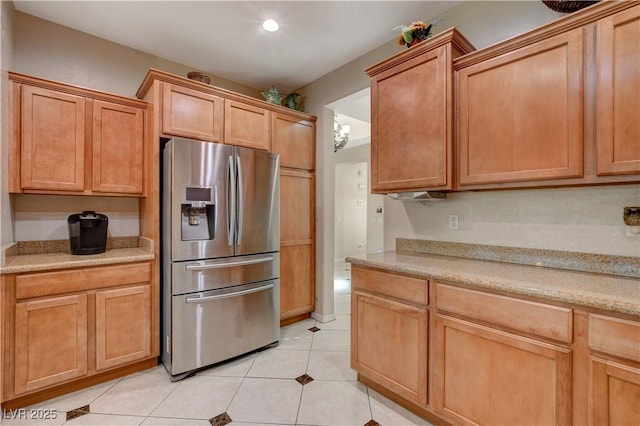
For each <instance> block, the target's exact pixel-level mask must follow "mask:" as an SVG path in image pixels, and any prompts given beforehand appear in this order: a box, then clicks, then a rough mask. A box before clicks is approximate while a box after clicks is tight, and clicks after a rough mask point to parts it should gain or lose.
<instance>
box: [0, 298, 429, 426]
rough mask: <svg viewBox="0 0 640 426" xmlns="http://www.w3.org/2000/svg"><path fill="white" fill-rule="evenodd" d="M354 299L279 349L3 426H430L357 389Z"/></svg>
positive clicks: (92, 393) (130, 383)
mask: <svg viewBox="0 0 640 426" xmlns="http://www.w3.org/2000/svg"><path fill="white" fill-rule="evenodd" d="M350 293H351V292H350V289H348V288H347V289H343V290H338V291H336V293H335V308H336V309H335V310H336V317H337V318H336V320H335V321H332V322H329V323H325V324H322V323H319V322H317V321H315V320H313V319H307V320H304V321H301V322H298V323H295V324H291V325H288V326H286V327H282V329H281V336H280V345H278V346H276V347H274V348H269V349H266V350H264V351H261V352H253V353H249V354H247V355H245V356H242V357H239V358H237V359H233V360H231V361H229V362H225V363H221V364H219V365H216V366H213V367H211V368H208V369H206V370H202V371H199V372H198V373H197V374H196V375H194V376H192V377H189V378H187V379H184V380H182V381H179V382H171V380H170V379H169V375H168V374H167V372H166V371H165V369H164V367H163V366H162V365H159V366H158V367H156V368H152V369H150V370H146V371H142V372H139V373H135V374H131V375H129V376H126V377H123V378H120V379H116V380H112V381H110V382H107V383H102V384H99V385H96V386H93V387H91V388H87V389H83V390H80V391H77V392H73V393H70V394H67V395H63V396H60V397H57V398H54V399H50V400H47V401H43V402H41V403H38V404H36V405H33V406H30V407H26V409H27V412H28V411H29V410H30V409H37V410H55V412H56V413H57V416H56V418H55V419H51V420H48V421H46V422H43V421H42V420H41V419H35V418H34V419H24V418H22V419H12V418H8V416H5V417H4V418H3V419H2V425H3V426H6V425H18V424H19V425H42V424H46V425H109V426H114V425H142V426H158V425H162V426H212V425H213V426H223V425H227V424H229V425H231V426H235V425H238V426H250V425H252V426H259V425H265V426H267V425H271V426H277V425H305V426H306V425H314V426H320V425H330V426H334V425H341V426H379V425H384V426H390V425H398V426H410V425H430V423H428V422H427V421H426V420H423V419H421V418H419V417H417V416H415V415H414V414H412V413H410V412H409V411H407V410H406V409H404V408H402V407H400V406H399V405H397V404H396V403H394V402H393V401H391V400H389V399H387V398H385V397H384V396H382V395H380V394H379V393H377V392H375V391H373V390H371V389H369V388H367V387H366V386H364V385H363V384H362V383H359V382H357V381H356V374H355V372H354V371H353V370H351V368H350V364H349V362H350V354H349V347H350V344H349V340H350V330H349V329H350V312H349V308H350V297H351V294H350ZM311 329H315V331H313V330H311ZM296 378H297V379H302V378H306V380H304V379H302V380H303V382H304V383H302V382H296V380H297V379H296ZM301 384H302V385H303V386H301ZM75 407H80V408H75ZM221 413H222V414H221Z"/></svg>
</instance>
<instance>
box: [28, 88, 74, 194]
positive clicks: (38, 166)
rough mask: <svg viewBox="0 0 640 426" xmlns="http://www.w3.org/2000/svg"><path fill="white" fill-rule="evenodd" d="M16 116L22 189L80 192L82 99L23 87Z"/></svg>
mask: <svg viewBox="0 0 640 426" xmlns="http://www.w3.org/2000/svg"><path fill="white" fill-rule="evenodd" d="M20 116H21V123H20V127H21V160H20V179H21V187H22V189H44V190H47V189H49V190H60V191H82V190H84V185H85V182H84V167H85V159H84V155H85V117H84V116H85V105H84V98H83V97H81V96H75V95H70V94H66V93H60V92H56V91H54V90H48V89H43V88H38V87H31V86H26V85H23V86H22V91H21V114H20Z"/></svg>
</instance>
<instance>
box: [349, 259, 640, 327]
mask: <svg viewBox="0 0 640 426" xmlns="http://www.w3.org/2000/svg"><path fill="white" fill-rule="evenodd" d="M345 261H346V262H348V263H351V264H352V265H358V266H365V267H370V268H376V269H380V270H384V271H388V272H396V273H401V274H408V275H412V276H417V277H420V278H426V279H432V280H439V281H444V282H450V283H454V284H455V283H457V284H462V285H465V286H468V287H473V288H477V289H486V290H495V291H500V292H504V293H510V294H513V295H521V296H529V297H533V298H537V299H541V300H547V301H552V302H561V303H568V304H572V305H577V306H584V307H588V308H595V309H600V310H604V311H609V312H616V313H621V314H628V315H632V316H640V280H639V279H635V278H628V277H617V276H611V275H604V274H596V273H589V272H578V271H568V270H562V269H554V268H548V267H541V266H529V265H518V264H509V263H502V262H495V261H487V260H474V259H464V258H458V257H453V256H444V255H432V254H423V253H415V252H403V251H391V252H384V253H375V254H369V255H361V256H352V257H347V258H346V259H345ZM520 277H522V278H520Z"/></svg>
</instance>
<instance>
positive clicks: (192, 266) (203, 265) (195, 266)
mask: <svg viewBox="0 0 640 426" xmlns="http://www.w3.org/2000/svg"><path fill="white" fill-rule="evenodd" d="M272 261H273V256H266V257H261V258H258V259H247V260H240V261H231V262H215V263H207V262H206V261H204V262H198V263H189V264H187V265H186V266H185V267H184V270H185V271H202V270H205V269H220V268H232V267H234V266H246V265H255V264H257V263H267V262H272Z"/></svg>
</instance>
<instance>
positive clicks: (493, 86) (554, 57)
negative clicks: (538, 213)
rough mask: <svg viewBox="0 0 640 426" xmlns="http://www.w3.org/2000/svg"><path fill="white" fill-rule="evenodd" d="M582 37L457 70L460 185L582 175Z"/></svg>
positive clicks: (569, 36) (561, 38)
mask: <svg viewBox="0 0 640 426" xmlns="http://www.w3.org/2000/svg"><path fill="white" fill-rule="evenodd" d="M582 31H583V30H582V29H581V28H578V29H576V30H573V31H569V32H567V33H563V34H560V35H558V36H555V37H553V38H550V39H548V40H544V41H541V42H538V43H535V44H532V45H530V46H526V47H523V48H521V49H518V50H515V51H513V52H511V53H508V54H505V55H501V56H498V57H496V58H493V59H489V60H486V61H483V62H480V63H478V64H475V65H471V66H469V67H467V68H463V69H461V70H460V71H458V73H457V78H458V120H459V121H458V128H459V132H458V143H459V164H458V167H459V176H458V180H459V184H460V185H463V186H464V185H472V184H487V183H500V182H518V181H531V180H549V179H560V178H573V177H581V176H582V175H583V127H584V118H583V83H582V81H583V33H582Z"/></svg>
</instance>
